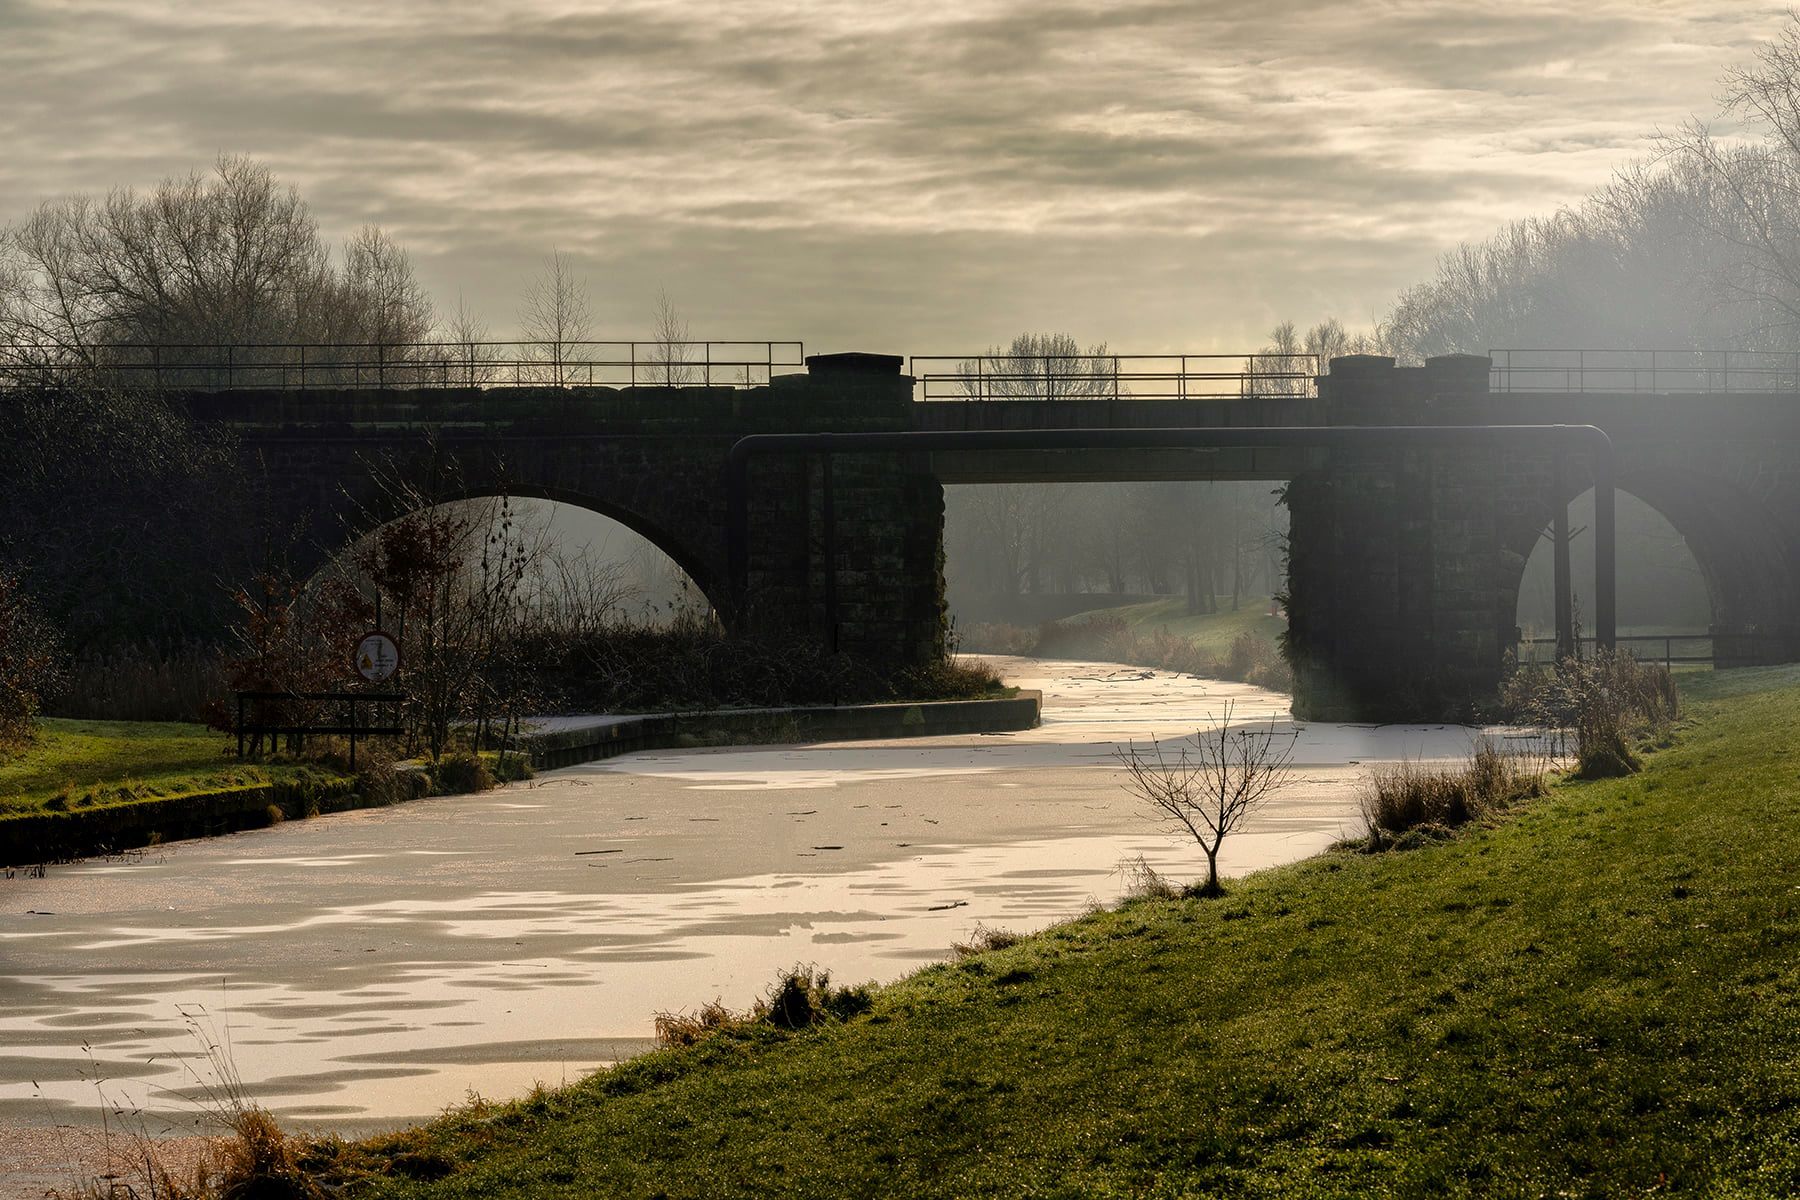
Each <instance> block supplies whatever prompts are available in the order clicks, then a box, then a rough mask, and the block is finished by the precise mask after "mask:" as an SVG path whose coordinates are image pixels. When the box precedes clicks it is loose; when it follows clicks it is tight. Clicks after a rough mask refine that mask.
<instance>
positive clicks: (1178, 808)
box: [1116, 704, 1299, 896]
mask: <svg viewBox="0 0 1800 1200" xmlns="http://www.w3.org/2000/svg"><path fill="white" fill-rule="evenodd" d="M1298 737H1299V733H1298V731H1297V730H1292V729H1290V730H1288V731H1286V732H1285V733H1284V732H1282V731H1280V730H1277V729H1276V728H1275V725H1274V723H1273V722H1270V723H1269V724H1268V725H1266V726H1264V727H1262V728H1260V729H1247V728H1233V727H1232V723H1231V706H1230V705H1229V704H1227V705H1226V706H1225V711H1224V712H1223V713H1222V714H1220V715H1219V716H1217V717H1215V718H1214V719H1213V721H1212V725H1211V727H1210V728H1208V729H1201V730H1197V731H1195V733H1194V736H1192V737H1190V738H1182V739H1181V740H1180V741H1178V742H1174V743H1165V742H1160V741H1157V740H1155V739H1152V740H1151V742H1150V745H1149V747H1148V748H1146V749H1139V747H1138V745H1137V743H1136V742H1132V743H1129V744H1128V745H1127V746H1126V748H1125V749H1123V750H1119V751H1116V753H1117V755H1118V758H1119V761H1120V762H1121V763H1123V764H1124V766H1125V770H1126V775H1127V777H1126V780H1125V787H1126V790H1128V791H1130V792H1131V793H1132V794H1133V795H1135V796H1137V797H1138V798H1139V799H1141V800H1143V801H1144V802H1145V803H1146V804H1148V805H1149V806H1150V808H1151V810H1152V811H1153V812H1154V813H1155V814H1156V815H1158V816H1159V817H1166V818H1168V819H1170V820H1171V821H1173V822H1174V824H1173V825H1172V826H1171V827H1170V829H1169V832H1170V833H1173V834H1176V835H1180V834H1182V833H1186V834H1187V835H1189V836H1191V837H1192V838H1193V839H1194V841H1195V842H1197V843H1199V846H1200V849H1202V850H1204V851H1205V852H1206V883H1205V884H1204V885H1203V886H1201V887H1200V888H1198V889H1196V894H1198V895H1201V896H1219V895H1223V894H1224V890H1225V889H1224V888H1223V887H1222V886H1220V884H1219V847H1220V846H1222V845H1224V843H1225V839H1226V837H1227V836H1229V835H1230V834H1231V833H1232V832H1233V831H1234V830H1236V829H1238V828H1239V827H1241V826H1242V825H1243V823H1244V821H1245V820H1246V819H1247V818H1249V817H1250V816H1251V815H1252V814H1253V813H1255V812H1256V810H1257V809H1259V808H1261V807H1262V806H1263V804H1264V803H1266V802H1267V801H1268V799H1269V797H1271V796H1273V795H1274V794H1275V793H1276V792H1277V791H1279V790H1281V789H1282V788H1283V787H1286V786H1287V785H1288V784H1289V783H1290V782H1291V781H1292V773H1293V772H1292V768H1293V757H1294V742H1295V740H1296V739H1297V738H1298Z"/></svg>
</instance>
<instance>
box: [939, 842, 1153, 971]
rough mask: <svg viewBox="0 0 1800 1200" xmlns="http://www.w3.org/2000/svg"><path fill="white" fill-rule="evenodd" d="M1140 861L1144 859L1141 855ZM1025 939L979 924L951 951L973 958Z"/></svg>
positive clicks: (1005, 930)
mask: <svg viewBox="0 0 1800 1200" xmlns="http://www.w3.org/2000/svg"><path fill="white" fill-rule="evenodd" d="M1138 861H1139V862H1142V861H1143V859H1142V857H1140V858H1139V859H1138ZM1023 940H1024V935H1022V934H1017V933H1014V932H1013V931H1012V930H1010V929H995V928H992V927H991V926H987V925H977V926H976V927H975V932H973V933H971V934H970V935H969V940H968V941H966V942H952V943H951V944H950V952H951V953H952V954H954V955H956V957H958V958H973V957H974V956H975V955H977V954H986V953H987V952H988V951H989V950H1004V949H1006V948H1007V947H1008V946H1016V945H1018V944H1019V943H1020V942H1021V941H1023Z"/></svg>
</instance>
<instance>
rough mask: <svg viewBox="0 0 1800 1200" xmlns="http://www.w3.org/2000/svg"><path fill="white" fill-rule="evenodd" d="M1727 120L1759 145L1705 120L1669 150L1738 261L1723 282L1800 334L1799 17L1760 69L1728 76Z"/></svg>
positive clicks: (1677, 136)
mask: <svg viewBox="0 0 1800 1200" xmlns="http://www.w3.org/2000/svg"><path fill="white" fill-rule="evenodd" d="M1722 82H1723V84H1724V91H1723V94H1722V95H1721V96H1720V100H1721V101H1722V102H1723V106H1724V115H1726V116H1729V117H1737V118H1740V119H1742V120H1744V121H1745V122H1746V123H1747V124H1748V125H1749V126H1750V127H1751V128H1752V129H1755V130H1759V131H1760V132H1761V133H1762V135H1763V138H1762V141H1761V142H1760V143H1756V142H1750V143H1746V142H1744V141H1742V140H1740V139H1737V138H1733V139H1729V140H1727V139H1720V138H1718V137H1715V136H1714V135H1713V133H1712V131H1711V129H1710V128H1708V127H1707V126H1706V125H1705V124H1704V123H1702V122H1699V121H1690V122H1689V123H1688V124H1686V125H1684V126H1683V127H1682V128H1680V129H1679V130H1677V131H1675V132H1674V133H1670V134H1665V135H1663V138H1662V142H1663V149H1664V152H1665V154H1666V155H1667V157H1668V158H1670V159H1671V160H1673V161H1674V162H1675V163H1676V164H1677V165H1679V166H1683V167H1687V168H1689V169H1691V170H1692V171H1693V172H1694V173H1695V174H1696V176H1697V177H1698V180H1699V181H1700V183H1701V187H1700V188H1699V189H1696V190H1697V191H1698V193H1699V195H1698V197H1697V198H1703V199H1704V200H1705V201H1706V203H1703V204H1698V205H1695V206H1694V215H1695V217H1696V218H1697V220H1698V221H1699V223H1700V224H1701V225H1702V226H1703V227H1704V228H1705V230H1706V231H1707V232H1708V233H1710V234H1711V235H1712V236H1714V237H1716V238H1718V239H1719V240H1720V241H1722V242H1723V243H1724V244H1726V245H1727V246H1730V247H1731V248H1732V249H1733V250H1734V251H1736V253H1734V254H1732V255H1731V256H1730V260H1729V263H1728V267H1727V269H1726V270H1723V271H1720V272H1718V273H1717V274H1716V277H1715V278H1716V282H1717V283H1718V284H1719V285H1721V286H1722V287H1723V289H1724V290H1725V291H1726V293H1727V294H1728V295H1730V296H1731V297H1732V298H1733V299H1734V300H1736V301H1738V302H1740V303H1747V304H1748V305H1750V306H1751V307H1752V308H1754V309H1762V310H1765V311H1772V312H1775V313H1779V314H1780V317H1781V323H1782V324H1783V325H1785V326H1787V327H1789V328H1792V327H1793V326H1795V325H1800V13H1797V12H1795V11H1794V10H1791V9H1790V10H1789V13H1788V22H1787V24H1786V26H1784V27H1783V28H1782V30H1781V32H1780V33H1779V34H1778V35H1776V37H1775V39H1774V40H1773V41H1770V42H1766V43H1764V44H1763V45H1761V46H1759V47H1758V48H1757V51H1756V61H1755V62H1754V64H1752V65H1749V66H1742V67H1734V68H1732V69H1731V70H1729V71H1727V72H1726V73H1725V77H1724V79H1723V81H1722Z"/></svg>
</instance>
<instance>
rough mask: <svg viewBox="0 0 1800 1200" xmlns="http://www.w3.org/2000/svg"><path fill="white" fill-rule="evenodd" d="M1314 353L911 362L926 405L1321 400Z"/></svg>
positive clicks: (927, 357)
mask: <svg viewBox="0 0 1800 1200" xmlns="http://www.w3.org/2000/svg"><path fill="white" fill-rule="evenodd" d="M1319 369H1320V364H1319V358H1318V356H1317V355H1314V354H1096V355H1012V354H1001V355H983V354H970V355H938V354H917V355H913V356H912V357H911V358H910V359H909V360H908V366H907V371H908V373H909V374H911V375H912V377H913V382H914V388H915V392H914V394H915V395H916V396H917V398H918V399H920V400H926V401H935V400H1208V399H1239V398H1242V397H1245V396H1315V395H1317V394H1318V375H1319Z"/></svg>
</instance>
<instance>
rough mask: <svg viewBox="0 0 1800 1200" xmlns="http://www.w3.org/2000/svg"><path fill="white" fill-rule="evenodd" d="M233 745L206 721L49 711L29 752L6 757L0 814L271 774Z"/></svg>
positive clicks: (203, 787)
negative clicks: (91, 717) (72, 716)
mask: <svg viewBox="0 0 1800 1200" xmlns="http://www.w3.org/2000/svg"><path fill="white" fill-rule="evenodd" d="M229 751H230V746H229V744H228V742H227V739H226V738H225V737H224V736H223V735H222V734H219V733H216V732H214V731H212V730H209V729H207V728H206V727H205V726H203V725H189V724H183V723H179V722H173V721H70V720H60V719H54V718H53V719H49V720H46V721H44V722H43V723H42V725H41V726H40V728H39V730H38V734H37V737H36V740H35V741H34V742H33V744H32V745H31V746H30V747H29V748H27V749H26V750H25V752H24V753H23V754H21V755H18V756H15V757H9V758H5V759H0V814H4V813H7V812H15V813H16V812H33V811H37V810H40V809H43V808H44V807H46V806H49V807H74V806H81V807H85V806H99V805H107V804H121V803H132V802H134V801H137V800H141V799H146V798H149V797H153V796H179V795H185V794H188V793H192V792H205V791H216V790H218V789H220V788H226V787H235V786H240V785H245V784H255V783H267V782H269V781H270V778H271V776H270V773H269V769H268V768H264V767H255V766H249V765H245V764H241V763H239V762H238V761H237V760H236V759H235V758H232V757H230V756H229ZM277 770H279V768H277Z"/></svg>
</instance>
